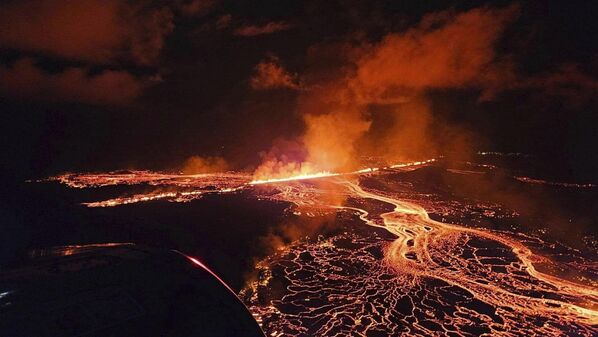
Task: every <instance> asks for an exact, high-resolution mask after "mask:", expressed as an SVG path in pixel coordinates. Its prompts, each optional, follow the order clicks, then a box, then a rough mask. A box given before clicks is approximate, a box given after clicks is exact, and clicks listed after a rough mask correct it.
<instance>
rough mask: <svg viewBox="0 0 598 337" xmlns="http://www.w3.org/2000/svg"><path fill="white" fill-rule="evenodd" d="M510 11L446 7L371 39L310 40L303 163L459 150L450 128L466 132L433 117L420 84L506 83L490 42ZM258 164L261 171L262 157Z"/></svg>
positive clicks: (506, 70)
mask: <svg viewBox="0 0 598 337" xmlns="http://www.w3.org/2000/svg"><path fill="white" fill-rule="evenodd" d="M517 11H518V8H517V7H515V6H511V7H507V8H504V9H492V8H478V9H473V10H470V11H467V12H462V13H455V12H452V11H444V12H439V13H433V14H428V15H426V16H424V17H423V18H422V20H421V21H420V23H419V24H418V25H416V26H415V27H413V28H410V29H408V30H405V31H402V32H396V33H390V34H387V35H386V36H384V37H383V38H382V39H381V40H379V41H377V42H369V41H361V42H360V43H358V44H357V45H355V44H353V45H348V44H336V45H324V46H315V47H313V48H311V50H310V57H311V59H312V60H313V61H315V62H314V64H313V65H310V66H308V68H307V70H306V72H305V74H304V76H303V77H302V79H303V88H304V90H302V91H301V92H300V95H299V98H298V106H297V111H298V112H299V113H300V114H301V115H302V116H303V120H304V122H305V132H304V133H303V135H302V136H301V137H300V138H299V140H298V141H299V142H301V143H302V144H303V146H304V147H305V150H306V152H307V155H306V157H305V161H304V162H303V163H302V165H301V168H304V167H309V168H310V169H312V168H313V171H321V170H327V171H347V170H352V169H355V168H357V167H358V166H359V165H360V161H359V157H360V156H370V155H378V156H381V157H382V158H384V159H386V160H388V161H396V160H408V159H417V158H425V157H429V156H434V155H436V154H437V153H438V152H441V151H442V152H452V149H451V147H452V146H455V147H459V150H458V152H465V151H466V145H467V141H468V137H466V136H462V137H461V136H460V137H455V135H461V134H462V135H467V133H466V132H462V130H461V129H460V128H459V127H453V126H451V125H448V124H444V125H442V123H437V122H436V121H435V115H436V114H435V111H433V105H432V104H430V102H429V101H428V98H427V94H428V92H429V90H430V89H452V90H455V89H456V90H461V89H475V90H480V91H481V94H482V95H488V96H489V94H487V92H494V91H495V90H496V88H497V87H501V86H503V85H504V84H503V83H504V82H506V81H507V80H508V78H510V77H511V76H512V70H511V68H510V63H509V62H508V60H504V59H501V58H500V57H498V55H497V54H496V52H495V50H494V46H495V44H496V43H497V41H498V39H499V38H500V37H501V35H502V33H503V31H504V29H505V27H506V26H507V24H508V23H509V22H510V21H512V20H513V19H514V17H515V16H516V14H517ZM331 58H332V60H331ZM435 122H436V123H435ZM435 124H436V125H437V124H441V125H440V126H439V127H438V128H437V129H432V126H433V125H435ZM269 162H270V163H271V162H272V159H271V158H270V159H269ZM278 166H281V165H280V164H279V165H278ZM257 171H259V172H260V174H261V175H262V176H267V173H266V172H264V169H263V167H259V168H258V170H257Z"/></svg>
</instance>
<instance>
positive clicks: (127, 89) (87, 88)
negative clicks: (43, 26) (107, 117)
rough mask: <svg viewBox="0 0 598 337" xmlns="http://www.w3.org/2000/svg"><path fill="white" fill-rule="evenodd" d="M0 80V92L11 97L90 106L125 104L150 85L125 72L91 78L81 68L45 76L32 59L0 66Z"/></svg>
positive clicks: (103, 73)
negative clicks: (79, 103) (78, 103)
mask: <svg viewBox="0 0 598 337" xmlns="http://www.w3.org/2000/svg"><path fill="white" fill-rule="evenodd" d="M0 79H2V80H1V81H0V91H2V92H6V93H9V94H10V95H12V96H14V97H22V98H25V97H27V98H30V97H35V98H42V99H47V100H59V101H69V102H85V103H93V104H125V103H128V102H130V101H131V100H133V99H134V98H136V97H137V96H139V95H140V94H141V92H142V91H143V89H144V88H145V87H146V86H148V85H150V84H151V82H152V80H151V79H143V78H137V77H134V76H133V75H131V74H129V73H128V72H126V71H114V70H105V71H103V72H101V73H99V74H94V75H90V74H89V73H88V72H87V70H86V69H84V68H77V67H72V68H67V69H65V70H64V71H62V72H59V73H47V72H44V71H42V70H40V69H39V68H38V67H37V66H36V65H35V63H34V62H33V60H31V59H21V60H19V61H17V62H15V63H14V64H13V65H12V66H11V67H3V66H0Z"/></svg>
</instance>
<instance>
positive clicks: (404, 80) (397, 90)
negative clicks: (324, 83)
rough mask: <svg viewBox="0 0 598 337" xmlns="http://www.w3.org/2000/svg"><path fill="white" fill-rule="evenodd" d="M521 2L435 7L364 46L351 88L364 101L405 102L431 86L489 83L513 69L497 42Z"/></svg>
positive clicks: (482, 85)
mask: <svg viewBox="0 0 598 337" xmlns="http://www.w3.org/2000/svg"><path fill="white" fill-rule="evenodd" d="M516 11H517V7H514V6H512V7H508V8H505V9H500V10H496V9H490V8H478V9H473V10H470V11H468V12H464V13H460V14H455V13H452V12H440V13H433V14H428V15H426V16H424V18H423V19H422V20H421V22H420V24H419V25H418V26H417V27H415V28H411V29H409V30H407V31H405V32H402V33H395V34H389V35H387V36H385V37H384V38H383V39H382V41H381V42H379V43H376V44H373V45H371V46H369V47H366V48H364V53H363V56H362V57H361V58H360V59H359V61H358V62H357V64H356V67H357V70H356V72H355V75H354V76H353V78H352V79H351V83H350V85H351V90H352V91H353V92H354V93H355V94H356V95H357V98H358V99H359V100H361V101H362V102H364V103H370V102H380V103H392V102H402V101H404V99H409V98H410V97H412V96H413V95H414V93H417V92H421V91H422V90H426V89H432V88H440V89H442V88H449V89H454V88H466V87H470V88H482V89H485V88H487V87H488V88H491V87H494V86H495V83H497V82H499V81H504V80H506V79H505V77H506V76H508V75H509V74H510V70H509V68H508V65H509V64H508V62H506V60H504V61H502V62H500V61H499V60H498V59H497V55H496V53H495V51H494V45H495V44H496V42H497V40H498V39H499V38H500V36H501V34H502V32H503V30H504V28H505V26H506V24H507V23H509V22H510V21H511V20H512V19H513V17H514V15H515V13H516Z"/></svg>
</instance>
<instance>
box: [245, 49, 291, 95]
mask: <svg viewBox="0 0 598 337" xmlns="http://www.w3.org/2000/svg"><path fill="white" fill-rule="evenodd" d="M250 85H251V88H252V89H254V90H268V89H280V88H288V89H299V84H298V82H297V76H296V75H294V74H291V73H289V72H288V71H286V70H285V69H284V68H283V67H282V65H280V61H279V60H278V58H275V57H271V58H269V59H268V60H264V61H262V62H260V63H258V64H257V65H256V66H255V74H254V75H253V77H252V78H251V80H250Z"/></svg>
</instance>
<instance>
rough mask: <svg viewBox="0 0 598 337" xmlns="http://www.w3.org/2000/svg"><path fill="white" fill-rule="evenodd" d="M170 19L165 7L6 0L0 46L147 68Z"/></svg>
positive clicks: (95, 0)
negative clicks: (122, 62) (7, 0)
mask: <svg viewBox="0 0 598 337" xmlns="http://www.w3.org/2000/svg"><path fill="white" fill-rule="evenodd" d="M172 20H173V16H172V13H171V11H170V9H169V8H168V7H166V6H164V7H155V6H154V7H152V6H150V5H149V3H146V2H143V1H136V2H135V1H118V0H77V1H53V0H23V1H10V2H6V3H4V4H2V5H0V44H2V45H3V46H4V47H8V48H13V49H17V50H23V51H32V52H40V53H44V54H49V55H53V56H57V57H61V58H65V59H70V60H82V61H87V62H94V63H110V62H113V61H116V60H126V61H132V62H134V63H136V64H139V65H151V64H153V63H154V62H155V61H156V60H157V58H158V55H159V53H160V51H161V49H162V48H163V45H164V38H165V36H166V35H167V34H168V33H169V32H170V31H172V29H173V27H174V26H173V23H172Z"/></svg>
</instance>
